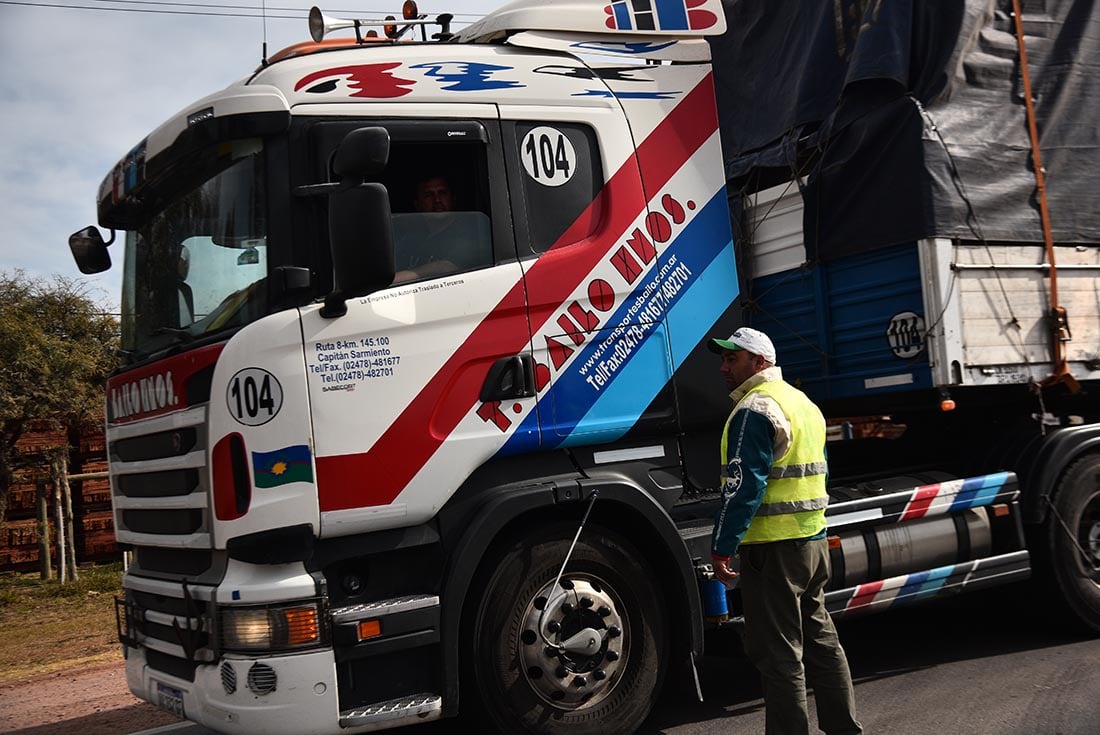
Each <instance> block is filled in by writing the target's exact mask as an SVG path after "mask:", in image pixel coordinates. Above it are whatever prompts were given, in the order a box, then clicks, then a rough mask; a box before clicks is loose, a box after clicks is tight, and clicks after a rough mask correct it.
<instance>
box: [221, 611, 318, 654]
mask: <svg viewBox="0 0 1100 735" xmlns="http://www.w3.org/2000/svg"><path fill="white" fill-rule="evenodd" d="M221 638H222V648H223V649H225V650H227V651H281V650H289V649H296V648H308V647H310V646H319V645H323V644H325V643H327V640H326V639H327V635H326V631H325V628H324V625H323V619H322V616H321V606H320V604H318V603H316V602H309V603H301V602H297V603H292V604H289V605H277V606H269V607H223V608H222V609H221Z"/></svg>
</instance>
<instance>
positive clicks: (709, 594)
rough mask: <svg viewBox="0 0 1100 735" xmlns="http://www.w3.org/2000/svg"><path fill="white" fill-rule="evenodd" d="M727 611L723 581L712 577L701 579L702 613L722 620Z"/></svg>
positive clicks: (727, 613)
mask: <svg viewBox="0 0 1100 735" xmlns="http://www.w3.org/2000/svg"><path fill="white" fill-rule="evenodd" d="M729 611H730V609H729V603H728V602H727V601H726V585H725V583H723V582H722V580H720V579H715V578H714V577H711V578H710V579H706V580H703V614H704V615H706V616H707V617H708V618H717V619H721V620H724V619H725V618H726V617H727V616H728V615H729Z"/></svg>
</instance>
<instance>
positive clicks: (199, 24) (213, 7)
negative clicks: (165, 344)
mask: <svg viewBox="0 0 1100 735" xmlns="http://www.w3.org/2000/svg"><path fill="white" fill-rule="evenodd" d="M309 1H310V0H302V2H301V4H298V3H297V0H270V1H269V2H268V3H267V12H268V20H267V24H266V25H267V28H266V33H267V49H268V55H269V56H270V55H273V54H274V53H275V52H276V51H278V50H279V49H281V48H284V47H286V46H289V45H291V44H293V43H298V42H300V41H307V40H309V29H308V26H307V23H306V16H307V13H308V10H309V5H308V3H309ZM331 1H332V5H331V6H329V5H325V4H321V5H320V7H321V9H322V11H324V12H325V13H326V14H327V15H331V16H335V17H341V18H353V17H359V18H378V17H384V16H385V15H388V14H395V15H398V16H399V15H400V10H401V1H402V0H365V2H354V1H350V2H349V0H331ZM32 3H33V4H35V5H33V6H32V5H31V4H32ZM503 3H504V0H422V1H421V2H420V3H419V6H420V10H421V12H422V13H427V14H428V15H429V16H430V17H434V16H435V15H436V14H438V13H442V12H450V13H453V14H454V15H455V19H456V22H455V23H454V24H453V26H452V28H453V29H457V28H459V27H461V26H462V25H464V24H465V23H467V22H470V21H472V20H474V19H475V18H476V17H477V16H479V15H482V14H484V13H487V12H489V11H491V10H492V9H494V8H496V7H498V6H500V5H502V4H503ZM59 5H64V6H68V7H52V6H59ZM77 6H79V8H95V9H79V8H78V7H77ZM105 8H115V9H116V10H105ZM260 8H261V3H260V1H259V0H186V1H185V2H181V3H175V4H173V3H169V2H167V0H127V1H126V2H111V1H109V0H18V4H16V3H15V0H0V105H2V108H0V109H2V111H0V271H5V272H10V271H13V270H15V269H17V268H19V269H22V270H24V271H25V272H26V273H27V274H28V275H30V276H33V277H45V278H49V277H52V276H53V275H54V274H58V275H61V276H64V277H66V278H70V279H75V280H81V281H82V282H85V283H87V284H88V287H89V289H90V295H91V296H92V297H93V298H95V300H96V301H97V302H98V303H100V304H102V305H103V306H104V308H105V309H107V310H109V311H112V312H117V309H118V300H119V288H120V273H121V265H122V263H121V247H120V245H121V239H122V234H121V233H119V240H116V241H115V243H114V244H113V245H112V246H111V247H110V249H109V252H110V254H111V256H112V260H113V261H114V262H113V265H112V268H111V270H110V271H107V272H106V273H103V274H99V275H95V276H84V275H83V274H81V273H80V271H79V270H78V269H77V267H76V264H75V263H74V262H73V258H72V255H71V254H70V252H69V246H68V240H69V235H70V234H72V233H73V232H76V231H77V230H80V229H82V228H84V227H86V226H88V225H91V224H98V223H97V220H96V193H97V191H98V189H99V184H100V182H101V181H102V180H103V177H104V176H106V174H107V172H108V171H109V170H110V169H111V167H112V166H114V165H115V163H116V162H118V160H119V159H120V158H122V157H123V156H124V155H125V154H126V152H127V151H129V150H130V149H131V148H132V147H133V146H135V145H136V144H137V143H138V142H140V141H141V140H142V139H143V138H144V137H145V136H146V135H148V134H149V133H150V132H152V130H153V129H154V128H156V127H157V126H158V125H160V124H161V123H162V122H164V121H165V120H167V119H168V118H170V117H171V116H173V115H175V114H176V113H177V112H179V111H180V110H182V109H184V108H185V107H188V106H189V105H190V104H191V103H192V102H194V101H195V100H197V99H199V98H200V97H203V96H205V95H207V94H210V93H211V92H215V91H217V90H220V89H223V88H224V87H226V86H228V85H229V84H230V83H232V82H234V81H237V80H239V79H240V78H242V77H244V76H246V75H248V74H250V73H251V72H252V71H253V70H254V69H255V68H256V66H257V65H258V64H259V61H260V58H261V50H262V43H263V40H264V24H263V21H262V20H261V17H260ZM117 9H122V12H120V11H119V10H117ZM145 11H177V12H176V13H169V12H145ZM183 13H238V14H247V15H250V16H252V17H226V16H217V17H215V16H210V15H193V14H183ZM276 15H277V16H295V17H294V18H292V19H284V18H275V17H272V16H276ZM460 21H461V22H460ZM345 33H346V34H349V35H350V33H351V32H350V31H342V32H339V33H338V34H337V35H343V34H345ZM109 234H110V233H109V231H106V230H104V231H103V235H104V238H108V237H109Z"/></svg>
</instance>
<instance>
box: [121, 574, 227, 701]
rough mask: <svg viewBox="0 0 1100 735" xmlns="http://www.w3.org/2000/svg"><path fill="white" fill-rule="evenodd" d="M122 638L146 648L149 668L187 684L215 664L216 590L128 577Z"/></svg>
mask: <svg viewBox="0 0 1100 735" xmlns="http://www.w3.org/2000/svg"><path fill="white" fill-rule="evenodd" d="M123 584H124V586H125V588H126V598H125V602H124V603H120V604H123V606H124V609H123V611H122V613H121V615H120V618H121V619H124V620H125V628H123V626H122V624H121V623H120V626H119V639H120V640H121V641H122V642H123V643H125V644H126V645H129V646H141V647H142V648H144V649H145V659H146V663H147V664H148V665H149V666H150V667H152V668H153V669H156V670H157V671H162V672H165V673H168V674H171V675H173V676H178V677H180V678H183V679H187V680H189V681H193V680H194V675H195V668H196V667H197V666H198V665H199V664H201V663H209V662H212V661H214V660H215V659H216V656H217V653H216V651H215V650H214V646H213V645H212V642H213V641H215V640H216V636H215V634H214V619H215V615H214V612H213V610H214V605H213V602H212V601H211V600H212V598H213V588H212V587H209V586H199V585H188V584H186V583H183V584H180V583H177V582H169V581H162V580H155V579H148V578H139V577H134V576H133V575H131V574H128V575H127V576H126V578H125V580H124V583H123Z"/></svg>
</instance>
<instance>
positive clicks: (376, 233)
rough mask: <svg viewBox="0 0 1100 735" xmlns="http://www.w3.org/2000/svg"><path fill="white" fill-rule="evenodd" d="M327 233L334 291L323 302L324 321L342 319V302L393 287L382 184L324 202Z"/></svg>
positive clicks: (348, 191) (336, 194)
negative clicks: (332, 318) (352, 297)
mask: <svg viewBox="0 0 1100 735" xmlns="http://www.w3.org/2000/svg"><path fill="white" fill-rule="evenodd" d="M328 232H329V240H330V244H331V246H332V268H333V271H334V272H335V276H336V291H335V292H334V293H332V294H330V295H329V297H328V298H327V299H325V308H324V310H323V311H322V312H321V315H322V316H325V317H336V316H343V315H344V314H345V313H346V311H347V309H346V307H345V306H344V299H345V298H347V297H350V296H362V295H364V294H368V293H371V292H373V291H377V290H379V289H382V288H385V287H386V286H389V285H390V284H391V283H393V276H394V273H395V269H394V255H393V228H392V226H391V224H390V195H389V192H387V191H386V187H384V186H382V184H360V185H359V186H353V187H352V188H350V189H344V190H342V191H337V192H333V194H332V195H331V196H330V197H329V200H328Z"/></svg>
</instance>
